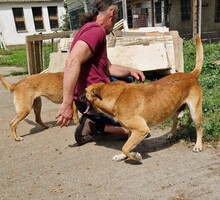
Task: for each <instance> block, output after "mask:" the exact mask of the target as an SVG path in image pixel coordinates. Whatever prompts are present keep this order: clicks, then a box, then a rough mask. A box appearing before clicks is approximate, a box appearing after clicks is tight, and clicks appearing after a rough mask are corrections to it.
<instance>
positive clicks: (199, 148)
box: [193, 145, 202, 153]
mask: <svg viewBox="0 0 220 200" xmlns="http://www.w3.org/2000/svg"><path fill="white" fill-rule="evenodd" d="M201 151H202V146H201V145H195V146H194V148H193V152H195V153H199V152H201Z"/></svg>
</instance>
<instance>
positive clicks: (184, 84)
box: [86, 36, 203, 162]
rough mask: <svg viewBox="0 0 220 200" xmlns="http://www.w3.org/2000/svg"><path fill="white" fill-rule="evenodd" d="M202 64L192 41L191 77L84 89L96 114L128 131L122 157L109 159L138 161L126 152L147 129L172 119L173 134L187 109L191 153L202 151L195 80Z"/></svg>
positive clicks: (199, 102)
mask: <svg viewBox="0 0 220 200" xmlns="http://www.w3.org/2000/svg"><path fill="white" fill-rule="evenodd" d="M202 63H203V46H202V43H201V40H200V38H199V36H197V38H196V67H195V69H194V70H193V71H192V72H191V73H175V74H171V75H168V76H166V77H164V78H162V79H160V80H158V81H155V82H152V83H141V84H136V83H124V82H112V83H107V84H104V83H98V84H94V85H91V86H89V87H87V88H86V97H87V99H88V100H89V101H90V102H91V104H92V105H93V106H94V107H95V109H96V110H97V111H99V112H102V113H105V114H107V115H110V116H112V117H113V118H115V119H116V120H117V121H118V122H120V124H121V125H122V126H123V127H125V128H127V129H128V130H130V133H131V135H130V137H129V139H128V140H127V142H126V143H125V144H124V146H123V147H122V152H123V153H122V154H120V155H116V156H114V157H113V160H115V161H119V160H122V159H125V158H126V157H128V158H130V159H133V160H137V161H140V162H141V160H142V157H141V155H140V154H139V153H135V152H132V153H131V152H130V151H131V150H132V149H133V148H134V147H135V146H136V145H138V144H139V143H140V142H141V141H142V140H143V139H144V138H145V137H146V135H147V134H149V133H150V128H149V127H152V126H155V125H157V124H160V123H162V122H164V121H165V120H167V119H168V118H171V117H172V118H173V121H174V123H173V127H172V130H171V132H170V133H173V132H174V131H175V130H176V127H177V116H178V114H179V113H180V111H182V109H183V108H184V107H185V105H187V106H188V108H189V110H190V114H191V117H192V119H193V122H194V124H195V127H196V131H197V140H196V145H195V147H194V149H193V151H194V152H199V151H201V150H202V135H203V133H202V125H201V119H202V88H201V87H200V85H199V83H198V80H197V79H198V76H199V74H200V72H201V68H202Z"/></svg>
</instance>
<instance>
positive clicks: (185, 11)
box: [181, 0, 191, 21]
mask: <svg viewBox="0 0 220 200" xmlns="http://www.w3.org/2000/svg"><path fill="white" fill-rule="evenodd" d="M190 14H191V3H190V0H181V20H183V21H187V20H190V16H191V15H190Z"/></svg>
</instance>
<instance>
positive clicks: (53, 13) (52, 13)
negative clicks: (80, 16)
mask: <svg viewBox="0 0 220 200" xmlns="http://www.w3.org/2000/svg"><path fill="white" fill-rule="evenodd" d="M47 9H48V15H49V20H50V28H51V29H55V28H59V24H58V17H57V7H56V6H50V7H47Z"/></svg>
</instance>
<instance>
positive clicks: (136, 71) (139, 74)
mask: <svg viewBox="0 0 220 200" xmlns="http://www.w3.org/2000/svg"><path fill="white" fill-rule="evenodd" d="M130 73H131V76H133V77H134V78H135V79H137V80H139V81H141V82H144V81H145V76H144V73H143V72H142V71H141V70H139V69H131V72H130Z"/></svg>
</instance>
